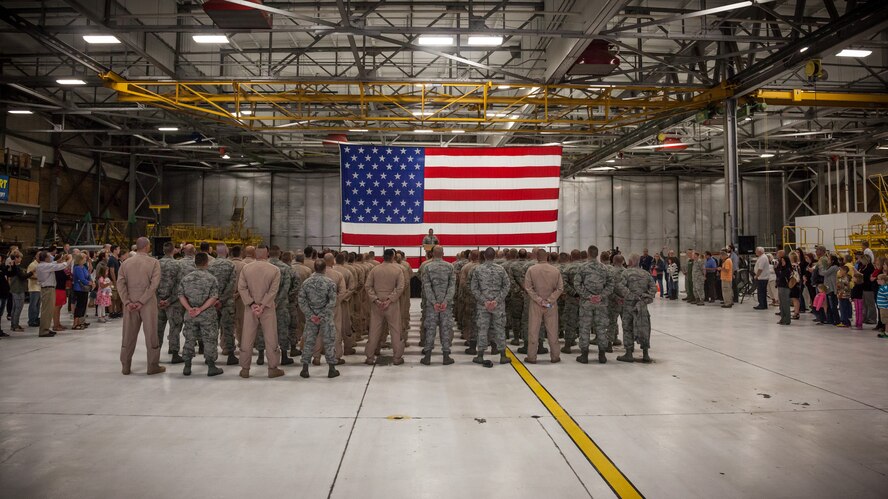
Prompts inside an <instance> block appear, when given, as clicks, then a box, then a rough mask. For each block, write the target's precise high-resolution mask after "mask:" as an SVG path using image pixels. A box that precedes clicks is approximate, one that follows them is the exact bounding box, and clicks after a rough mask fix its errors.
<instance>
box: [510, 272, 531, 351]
mask: <svg viewBox="0 0 888 499" xmlns="http://www.w3.org/2000/svg"><path fill="white" fill-rule="evenodd" d="M527 268H528V266H527V259H526V258H523V259H522V258H519V259H517V260H515V261H513V262H512V264H511V265H509V278H510V279H509V281H510V288H511V290H512V293H511V298H510V299H509V302H508V304H507V306H508V314H509V316H511V317H512V338H514V339H515V340H520V339H521V338H522V337H527V327H526V325H527V323H526V322H525V323H524V325H525V328H524V329H523V334H522V329H521V317H522V316H523V315H524V311H525V309H524V297H525V296H526V295H527V293H525V291H524V274H525V273H526V271H527ZM514 344H517V342H515V343H514Z"/></svg>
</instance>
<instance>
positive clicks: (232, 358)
mask: <svg viewBox="0 0 888 499" xmlns="http://www.w3.org/2000/svg"><path fill="white" fill-rule="evenodd" d="M238 363H239V362H238V360H237V357H236V356H235V355H234V353H230V354H228V360H227V361H226V362H225V365H226V366H236V365H237V364H238Z"/></svg>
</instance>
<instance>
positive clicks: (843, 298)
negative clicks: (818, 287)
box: [836, 265, 851, 327]
mask: <svg viewBox="0 0 888 499" xmlns="http://www.w3.org/2000/svg"><path fill="white" fill-rule="evenodd" d="M836 298H837V299H838V300H839V322H838V324H836V327H851V279H849V278H848V267H846V266H844V265H842V266H841V267H839V271H838V272H836Z"/></svg>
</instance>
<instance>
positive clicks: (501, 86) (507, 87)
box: [496, 85, 512, 90]
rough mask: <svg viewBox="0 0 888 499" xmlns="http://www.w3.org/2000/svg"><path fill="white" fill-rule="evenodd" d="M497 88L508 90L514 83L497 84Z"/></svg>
mask: <svg viewBox="0 0 888 499" xmlns="http://www.w3.org/2000/svg"><path fill="white" fill-rule="evenodd" d="M496 88H497V89H498V90H508V89H510V88H512V85H497V86H496Z"/></svg>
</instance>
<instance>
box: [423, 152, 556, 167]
mask: <svg viewBox="0 0 888 499" xmlns="http://www.w3.org/2000/svg"><path fill="white" fill-rule="evenodd" d="M425 166H426V167H429V166H449V167H453V168H477V167H479V166H489V167H497V166H508V167H515V166H559V167H560V166H561V156H558V155H538V156H537V155H534V156H426V158H425Z"/></svg>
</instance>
